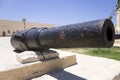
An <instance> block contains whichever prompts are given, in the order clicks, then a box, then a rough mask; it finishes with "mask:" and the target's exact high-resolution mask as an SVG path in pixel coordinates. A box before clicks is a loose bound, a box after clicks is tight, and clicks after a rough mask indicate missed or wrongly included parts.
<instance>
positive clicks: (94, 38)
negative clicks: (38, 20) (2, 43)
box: [11, 19, 115, 51]
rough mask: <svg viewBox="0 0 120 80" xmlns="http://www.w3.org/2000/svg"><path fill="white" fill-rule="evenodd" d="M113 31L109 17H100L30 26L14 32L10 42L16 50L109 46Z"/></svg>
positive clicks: (113, 36) (110, 45) (111, 43)
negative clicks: (50, 24) (48, 25)
mask: <svg viewBox="0 0 120 80" xmlns="http://www.w3.org/2000/svg"><path fill="white" fill-rule="evenodd" d="M114 38H115V31H114V26H113V23H112V21H111V20H110V19H101V20H95V21H90V22H84V23H77V24H71V25H65V26H59V27H53V28H32V29H27V30H22V31H19V32H16V33H15V34H13V35H12V37H11V44H12V46H13V47H14V48H15V49H16V50H20V51H25V50H40V51H43V50H45V49H49V48H74V47H82V48H110V47H112V46H113V43H114Z"/></svg>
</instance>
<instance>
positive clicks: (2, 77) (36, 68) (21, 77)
mask: <svg viewBox="0 0 120 80" xmlns="http://www.w3.org/2000/svg"><path fill="white" fill-rule="evenodd" d="M74 64H76V56H75V55H73V54H72V55H71V54H70V55H64V53H63V54H62V53H60V56H59V58H54V59H49V60H45V61H37V62H33V63H27V64H21V65H19V66H14V67H13V68H11V69H8V70H4V71H0V80H29V79H32V78H35V77H37V76H41V75H43V74H45V73H47V72H51V71H54V70H58V69H63V68H66V67H68V66H71V65H74Z"/></svg>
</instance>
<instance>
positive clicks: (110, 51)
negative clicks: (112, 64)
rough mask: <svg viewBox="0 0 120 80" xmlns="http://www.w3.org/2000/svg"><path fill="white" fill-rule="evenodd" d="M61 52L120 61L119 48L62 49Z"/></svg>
mask: <svg viewBox="0 0 120 80" xmlns="http://www.w3.org/2000/svg"><path fill="white" fill-rule="evenodd" d="M61 50H65V51H71V52H76V53H80V54H86V55H91V56H98V57H105V58H110V59H115V60H119V61H120V47H113V48H64V49H61Z"/></svg>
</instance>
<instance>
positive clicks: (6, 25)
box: [0, 20, 54, 36]
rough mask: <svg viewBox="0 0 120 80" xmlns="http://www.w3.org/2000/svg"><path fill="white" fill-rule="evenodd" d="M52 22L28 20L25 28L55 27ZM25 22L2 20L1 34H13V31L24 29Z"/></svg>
mask: <svg viewBox="0 0 120 80" xmlns="http://www.w3.org/2000/svg"><path fill="white" fill-rule="evenodd" d="M53 26H54V25H52V24H40V23H33V22H26V24H25V28H26V29H28V28H33V27H38V28H40V27H53ZM23 29H24V23H23V22H22V21H21V22H18V21H9V20H0V36H11V35H12V34H13V33H15V32H17V31H20V30H23Z"/></svg>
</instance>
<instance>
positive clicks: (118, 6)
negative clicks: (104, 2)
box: [116, 0, 120, 10]
mask: <svg viewBox="0 0 120 80" xmlns="http://www.w3.org/2000/svg"><path fill="white" fill-rule="evenodd" d="M119 8H120V0H118V1H117V5H116V10H118V9H119Z"/></svg>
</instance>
